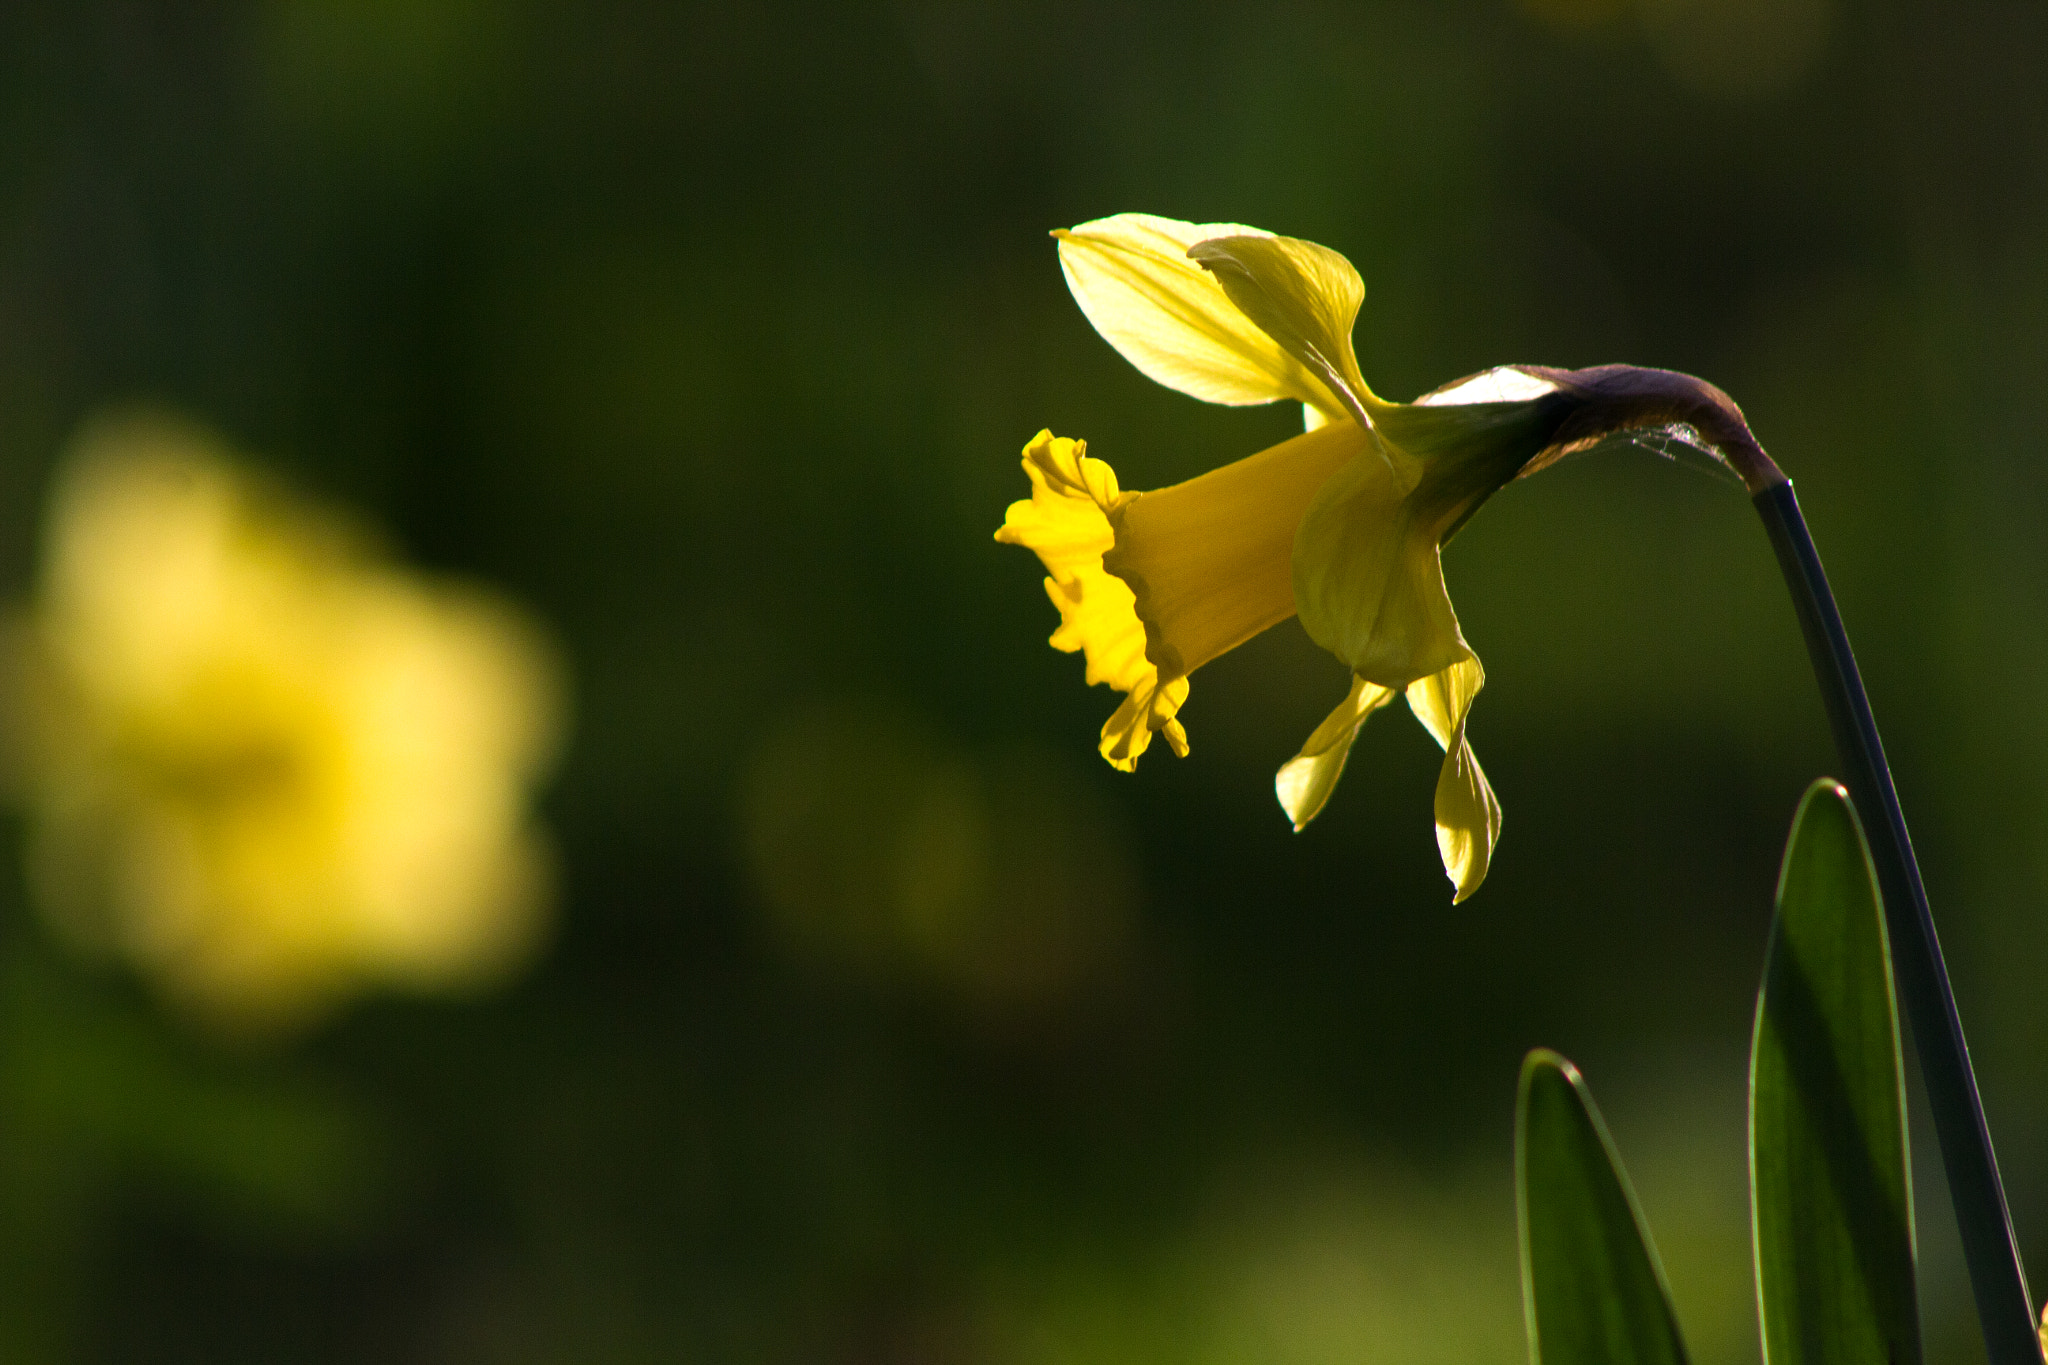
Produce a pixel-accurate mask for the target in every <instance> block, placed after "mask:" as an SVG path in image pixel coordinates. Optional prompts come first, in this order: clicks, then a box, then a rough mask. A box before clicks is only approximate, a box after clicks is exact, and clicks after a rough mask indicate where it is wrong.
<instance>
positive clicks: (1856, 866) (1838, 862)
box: [1749, 780, 1920, 1365]
mask: <svg viewBox="0 0 2048 1365" xmlns="http://www.w3.org/2000/svg"><path fill="white" fill-rule="evenodd" d="M1903 1094H1904V1086H1903V1082H1902V1080H1901V1073H1900V1066H1899V1027H1898V1018H1897V1015H1896V1013H1895V1010H1894V1007H1893V1003H1892V982H1891V958H1890V954H1889V952H1888V951H1887V948H1886V944H1885V930H1884V913H1883V910H1882V908H1881V907H1880V905H1879V903H1878V896H1877V889H1876V883H1875V881H1874V879H1873V877H1872V873H1871V870H1870V857H1869V854H1868V852H1867V851H1866V850H1865V848H1864V844H1863V833H1862V829H1861V827H1860V826H1859V824H1858V823H1857V819H1856V814H1855V810H1854V808H1853V807H1852V806H1851V805H1850V803H1849V795H1848V793H1847V792H1846V791H1844V790H1843V789H1842V788H1841V787H1840V786H1838V785H1837V784H1835V783H1834V782H1832V781H1827V780H1822V781H1820V782H1816V783H1815V784H1814V785H1813V787H1812V788H1811V789H1809V790H1808V791H1807V794H1806V799H1805V800H1804V801H1803V802H1801V803H1800V807H1799V814H1798V815H1797V817H1795V819H1794V821H1793V826H1792V838H1791V842H1790V843H1789V844H1788V845H1787V846H1786V850H1785V868H1784V873H1783V875H1782V876H1781V877H1780V879H1779V882H1778V914H1777V918H1776V920H1775V921H1774V922H1773V924H1772V927H1771V946H1770V956H1769V958H1768V959H1767V960H1766V963H1765V966H1764V984H1763V990H1762V992H1761V993H1760V995H1759V997H1758V1001H1757V1016H1756V1044H1755V1050H1754V1052H1753V1053H1752V1057H1751V1065H1750V1119H1749V1121H1750V1145H1749V1152H1750V1182H1751V1183H1750V1191H1751V1198H1752V1200H1753V1204H1754V1208H1755V1214H1756V1267H1757V1284H1758V1291H1759V1297H1760V1299H1761V1302H1762V1305H1763V1332H1764V1347H1765V1352H1764V1354H1765V1359H1766V1360H1767V1361H1769V1362H1770V1365H1820V1363H1821V1362H1827V1363H1828V1365H1853V1362H1859V1361H1869V1362H1886V1361H1890V1362H1896V1365H1910V1362H1917V1361H1918V1360H1919V1359H1920V1319H1919V1310H1918V1306H1917V1303H1916V1300H1915V1296H1914V1288H1913V1201H1912V1188H1911V1185H1910V1183H1909V1180H1908V1177H1907V1167H1906V1126H1905V1110H1904V1108H1903Z"/></svg>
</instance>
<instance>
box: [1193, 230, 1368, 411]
mask: <svg viewBox="0 0 2048 1365" xmlns="http://www.w3.org/2000/svg"><path fill="white" fill-rule="evenodd" d="M1188 256H1189V257H1190V258H1191V259H1193V260H1195V261H1197V262H1199V263H1200V264H1201V265H1203V266H1204V267H1206V268H1207V269H1208V270H1209V271H1210V273H1212V274H1213V275H1214V276H1215V277H1216V280H1217V282H1218V283H1219V284H1221V285H1222V286H1223V292H1224V293H1226V294H1228V295H1229V296H1230V301H1231V302H1232V303H1234V304H1236V305H1237V307H1238V309H1239V310H1240V311H1241V312H1242V313H1243V314H1244V315H1245V316H1246V317H1248V318H1250V319H1251V320H1252V321H1253V322H1255V323H1257V324H1258V325H1259V328H1260V330H1261V331H1263V332H1265V333H1266V335H1268V336H1270V337H1272V338H1273V340H1274V341H1277V342H1278V343H1280V346H1281V348H1282V349H1283V350H1285V351H1286V352H1287V354H1288V355H1290V356H1292V357H1294V359H1295V360H1297V361H1299V362H1300V363H1301V364H1302V365H1303V366H1304V367H1306V368H1307V369H1308V371H1309V373H1311V374H1313V375H1315V376H1316V377H1317V378H1318V379H1320V380H1322V381H1323V383H1324V385H1326V386H1327V387H1328V388H1329V390H1330V392H1331V393H1333V394H1335V395H1336V396H1337V397H1338V399H1340V400H1341V401H1342V402H1343V403H1344V406H1345V408H1346V410H1347V411H1349V412H1350V413H1351V415H1352V416H1353V417H1354V418H1356V419H1357V421H1358V424H1359V425H1360V426H1370V425H1371V422H1370V420H1369V419H1368V416H1367V412H1366V410H1367V408H1369V407H1372V406H1375V405H1376V403H1377V400H1376V399H1374V397H1373V395H1372V390H1370V389H1368V388H1367V387H1366V384H1365V380H1364V379H1363V378H1361V377H1360V376H1359V373H1358V359H1357V357H1356V356H1355V355H1353V354H1352V350H1351V327H1352V324H1353V323H1355V322H1356V321H1357V320H1358V308H1359V305H1360V304H1362V303H1364V302H1365V281H1363V280H1361V279H1360V278H1359V277H1358V271H1357V270H1355V269H1353V268H1352V265H1351V262H1349V261H1347V260H1345V259H1344V258H1343V257H1342V256H1340V255H1339V254H1337V253H1336V252H1334V251H1332V250H1330V249H1329V248H1328V247H1326V246H1317V245H1316V244H1315V243H1314V242H1305V241H1302V240H1301V239H1300V238H1298V237H1273V236H1267V235H1260V236H1237V237H1211V238H1209V239H1207V240H1205V241H1201V242H1197V243H1196V244H1195V245H1193V246H1191V247H1190V248H1188Z"/></svg>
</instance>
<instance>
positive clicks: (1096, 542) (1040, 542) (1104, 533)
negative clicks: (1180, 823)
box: [996, 431, 1188, 772]
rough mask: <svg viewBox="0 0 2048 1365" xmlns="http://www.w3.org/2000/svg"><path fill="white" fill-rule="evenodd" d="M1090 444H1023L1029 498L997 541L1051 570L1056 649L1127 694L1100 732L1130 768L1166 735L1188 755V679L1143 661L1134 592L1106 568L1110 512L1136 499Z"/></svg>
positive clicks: (1040, 440) (1092, 677) (1093, 679)
mask: <svg viewBox="0 0 2048 1365" xmlns="http://www.w3.org/2000/svg"><path fill="white" fill-rule="evenodd" d="M1087 451H1088V447H1087V445H1086V443H1084V442H1081V441H1071V440H1067V439H1065V438H1064V437H1058V436H1054V435H1053V434H1052V433H1051V432H1049V431H1041V432H1039V433H1038V435H1037V436H1035V437H1033V438H1032V441H1031V444H1030V445H1028V446H1026V447H1025V448H1024V472H1025V474H1026V475H1028V476H1029V477H1030V479H1031V496H1030V497H1029V498H1027V499H1024V500H1022V501H1019V502H1013V503H1011V504H1010V508H1009V512H1008V514H1007V515H1006V516H1005V517H1004V518H1003V525H1002V529H1000V530H998V531H997V532H996V539H997V540H999V541H1002V542H1003V543H1005V544H1008V545H1022V546H1024V547H1026V548H1027V549H1029V550H1031V551H1033V552H1034V553H1036V554H1037V556H1038V558H1039V560H1040V561H1041V562H1042V563H1043V564H1044V565H1045V571H1046V579H1045V591H1046V595H1047V596H1048V597H1050V598H1051V599H1052V603H1053V605H1054V606H1055V607H1057V608H1059V613H1060V625H1059V629H1057V630H1055V631H1054V632H1053V633H1052V640H1051V644H1052V646H1053V648H1054V649H1059V650H1064V651H1066V652H1068V653H1072V652H1074V651H1076V650H1079V651H1081V653H1082V655H1083V656H1084V657H1085V658H1086V660H1087V663H1088V674H1087V676H1088V681H1089V682H1090V683H1108V684H1109V685H1110V686H1111V687H1114V688H1116V689H1117V690H1118V691H1120V692H1125V693H1128V694H1129V695H1128V696H1127V697H1126V698H1125V700H1124V702H1123V704H1122V705H1121V706H1119V707H1118V708H1117V710H1116V713H1115V714H1114V715H1113V716H1111V717H1110V719H1109V722H1108V723H1107V724H1105V725H1104V726H1103V727H1102V744H1101V749H1102V756H1103V757H1104V758H1106V759H1108V760H1109V761H1110V763H1111V764H1113V765H1115V766H1116V767H1118V768H1122V769H1124V770H1125V771H1127V772H1128V771H1129V770H1130V769H1132V768H1134V767H1136V766H1137V763H1138V757H1139V755H1141V754H1143V753H1144V752H1145V749H1146V747H1147V746H1149V745H1150V744H1151V742H1152V735H1153V734H1154V732H1163V733H1164V734H1165V736H1166V742H1167V743H1168V744H1169V745H1170V746H1172V748H1173V750H1174V752H1175V753H1179V754H1186V753H1187V751H1188V740H1187V732H1186V731H1185V730H1184V729H1182V728H1181V723H1180V722H1179V721H1178V720H1176V719H1174V716H1175V713H1176V712H1178V711H1179V710H1180V707H1181V704H1182V703H1183V702H1185V701H1186V700H1187V695H1188V684H1187V679H1185V678H1180V677H1164V678H1163V677H1162V676H1161V675H1160V672H1159V670H1158V669H1157V668H1156V667H1154V665H1153V664H1152V662H1151V661H1150V660H1149V659H1147V658H1146V657H1145V627H1144V625H1143V624H1142V623H1141V622H1140V621H1139V620H1138V615H1137V609H1136V601H1135V599H1134V598H1133V597H1132V594H1131V590H1130V588H1129V587H1128V586H1127V585H1126V584H1125V583H1124V581H1123V580H1122V579H1120V578H1118V577H1117V576H1116V575H1114V574H1112V573H1110V572H1108V571H1107V570H1105V569H1104V568H1103V567H1102V556H1103V553H1104V552H1105V551H1107V550H1109V549H1110V548H1111V547H1112V546H1113V545H1115V543H1116V533H1115V532H1114V531H1113V530H1112V529H1111V527H1110V520H1109V518H1110V514H1111V513H1112V512H1114V511H1115V510H1116V509H1117V508H1119V507H1121V506H1124V505H1125V504H1127V503H1129V502H1130V501H1131V500H1133V499H1134V498H1136V497H1137V495H1136V494H1134V493H1125V492H1123V491H1121V490H1120V489H1119V488H1118V487H1117V481H1116V471H1114V470H1112V469H1111V468H1110V467H1109V466H1108V465H1107V464H1104V463H1103V462H1102V461H1101V460H1095V459H1090V458H1088V453H1087Z"/></svg>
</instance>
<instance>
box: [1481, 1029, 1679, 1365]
mask: <svg viewBox="0 0 2048 1365" xmlns="http://www.w3.org/2000/svg"><path fill="white" fill-rule="evenodd" d="M1515 1147H1516V1152H1515V1158H1516V1160H1515V1188H1516V1195H1517V1203H1518V1205H1519V1208H1520V1214H1521V1226H1522V1299H1523V1303H1524V1305H1525V1307H1526V1308H1527V1311H1528V1317H1529V1345H1530V1356H1531V1359H1532V1360H1533V1361H1534V1362H1535V1365H1683V1362H1684V1361H1685V1359H1686V1354H1685V1344H1684V1342H1683V1341H1681V1340H1680V1339H1679V1335H1678V1321H1677V1318H1676V1317H1675V1316H1674V1315H1673V1313H1672V1311H1671V1295H1670V1292H1669V1291H1668V1290H1667V1289H1666V1288H1665V1285H1664V1270H1663V1267H1662V1266H1660V1265H1659V1264H1658V1262H1657V1253H1656V1250H1655V1248H1654V1247H1653V1246H1652V1245H1651V1243H1650V1234H1649V1229H1648V1228H1647V1227H1645V1226H1644V1224H1643V1219H1642V1215H1641V1213H1640V1212H1639V1211H1638V1210H1637V1208H1636V1201H1635V1195H1634V1193H1633V1192H1632V1191H1631V1190H1630V1189H1629V1184H1628V1176H1627V1175H1626V1174H1625V1173H1623V1171H1622V1168H1621V1158H1620V1157H1619V1156H1618V1155H1616V1153H1615V1150H1614V1143H1613V1141H1612V1140H1611V1139H1610V1138H1609V1137H1608V1136H1607V1126H1606V1125H1605V1124H1604V1123H1602V1122H1601V1121H1600V1111H1599V1110H1598V1109H1596V1108H1595V1107H1594V1105H1593V1097H1592V1096H1591V1095H1590V1094H1588V1093H1587V1091H1586V1087H1585V1082H1583V1081H1582V1080H1581V1079H1580V1078H1579V1072H1578V1068H1576V1067H1574V1066H1573V1065H1572V1064H1571V1063H1570V1062H1568V1061H1566V1060H1565V1059H1564V1058H1562V1057H1560V1056H1558V1055H1557V1054H1556V1053H1554V1052H1548V1051H1544V1050H1542V1049H1540V1048H1539V1049H1538V1050H1537V1051H1535V1052H1532V1053H1530V1054H1529V1056H1528V1059H1527V1060H1526V1061H1524V1062H1523V1063H1522V1088H1521V1100H1520V1104H1519V1106H1518V1107H1517V1111H1516V1123H1515Z"/></svg>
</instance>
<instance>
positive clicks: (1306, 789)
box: [1273, 677, 1394, 832]
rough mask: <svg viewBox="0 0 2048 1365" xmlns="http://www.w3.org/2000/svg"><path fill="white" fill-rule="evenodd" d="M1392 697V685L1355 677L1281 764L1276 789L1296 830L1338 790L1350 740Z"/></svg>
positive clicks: (1315, 814)
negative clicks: (1347, 691) (1296, 750)
mask: <svg viewBox="0 0 2048 1365" xmlns="http://www.w3.org/2000/svg"><path fill="white" fill-rule="evenodd" d="M1393 699H1394V693H1393V690H1392V689H1391V688H1386V687H1381V686H1380V685H1379V684H1378V683H1369V682H1367V681H1366V680H1365V679H1363V678H1356V677H1354V678H1353V679H1352V680H1351V694H1350V695H1349V696H1347V697H1345V698H1344V700H1343V701H1341V702H1339V703H1338V704H1337V709H1336V710H1334V711H1332V712H1330V714H1329V715H1328V716H1327V717H1325V718H1324V720H1323V723H1322V724H1321V725H1318V726H1317V727H1316V728H1315V733H1314V734H1312V735H1310V736H1309V737H1308V743H1306V744H1304V745H1302V746H1301V752H1300V753H1299V754H1297V755H1295V756H1294V757H1293V758H1291V759H1289V760H1288V761H1287V762H1286V763H1285V764H1283V765H1282V766H1281V769H1280V772H1279V773H1278V775H1276V776H1275V777H1274V779H1273V791H1274V793H1275V794H1276V795H1278V796H1279V798H1280V808H1281V809H1282V810H1284V811H1286V812H1287V818H1288V819H1290V820H1292V821H1293V822H1294V828H1295V830H1296V831H1297V832H1298V831H1300V830H1301V829H1303V828H1304V827H1306V826H1307V824H1308V822H1309V821H1311V820H1313V819H1315V818H1316V816H1317V815H1318V814H1320V813H1321V812H1322V809H1323V805H1324V803H1325V802H1327V801H1328V800H1329V799H1330V793H1331V792H1333V791H1335V790H1336V789H1337V779H1338V778H1339V777H1342V776H1343V775H1344V761H1345V760H1346V759H1347V758H1349V757H1350V756H1351V741H1352V740H1354V739H1356V738H1357V737H1358V731H1359V729H1360V728H1361V727H1362V726H1364V724H1365V722H1366V718H1367V717H1368V716H1370V715H1372V713H1373V712H1375V711H1377V710H1379V709H1380V708H1381V707H1382V706H1385V705H1386V704H1387V703H1388V702H1390V701H1392V700H1393Z"/></svg>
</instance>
